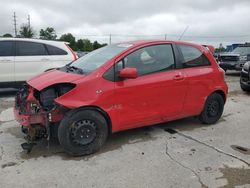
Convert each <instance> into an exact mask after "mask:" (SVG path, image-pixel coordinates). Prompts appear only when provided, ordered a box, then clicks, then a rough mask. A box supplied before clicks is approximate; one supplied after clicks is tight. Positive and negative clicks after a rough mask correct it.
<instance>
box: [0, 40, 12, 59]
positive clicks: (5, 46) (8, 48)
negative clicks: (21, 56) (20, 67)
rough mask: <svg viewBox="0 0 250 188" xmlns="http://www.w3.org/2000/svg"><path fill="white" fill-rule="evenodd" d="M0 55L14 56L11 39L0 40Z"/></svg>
mask: <svg viewBox="0 0 250 188" xmlns="http://www.w3.org/2000/svg"><path fill="white" fill-rule="evenodd" d="M0 56H14V54H13V41H0Z"/></svg>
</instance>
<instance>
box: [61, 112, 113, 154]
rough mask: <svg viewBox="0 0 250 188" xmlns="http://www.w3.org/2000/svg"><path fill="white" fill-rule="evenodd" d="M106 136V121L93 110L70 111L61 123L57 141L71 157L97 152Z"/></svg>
mask: <svg viewBox="0 0 250 188" xmlns="http://www.w3.org/2000/svg"><path fill="white" fill-rule="evenodd" d="M107 136H108V125H107V122H106V119H105V118H104V117H103V116H102V115H101V114H100V113H98V112H96V111H93V110H78V111H75V110H73V111H71V112H69V114H67V115H66V116H65V118H64V119H63V120H62V121H61V123H60V126H59V129H58V139H59V142H60V144H61V145H62V147H63V148H64V150H65V152H66V153H68V154H70V155H73V156H81V155H88V154H91V153H94V152H96V151H98V150H99V149H100V148H101V146H102V145H103V144H104V143H105V141H106V139H107Z"/></svg>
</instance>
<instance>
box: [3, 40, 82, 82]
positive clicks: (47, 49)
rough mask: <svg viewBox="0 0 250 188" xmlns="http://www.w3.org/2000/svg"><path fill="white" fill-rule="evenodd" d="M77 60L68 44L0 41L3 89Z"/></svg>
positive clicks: (36, 41)
mask: <svg viewBox="0 0 250 188" xmlns="http://www.w3.org/2000/svg"><path fill="white" fill-rule="evenodd" d="M76 59H77V56H76V55H75V53H74V52H73V51H72V49H71V48H70V47H69V46H68V45H67V43H65V42H59V41H47V40H39V39H21V38H0V87H15V86H18V85H20V83H21V82H24V81H25V80H27V79H30V78H31V77H33V76H35V75H37V74H39V73H42V72H44V71H47V70H50V69H53V68H57V67H62V66H64V65H66V64H67V63H70V62H72V61H74V60H76Z"/></svg>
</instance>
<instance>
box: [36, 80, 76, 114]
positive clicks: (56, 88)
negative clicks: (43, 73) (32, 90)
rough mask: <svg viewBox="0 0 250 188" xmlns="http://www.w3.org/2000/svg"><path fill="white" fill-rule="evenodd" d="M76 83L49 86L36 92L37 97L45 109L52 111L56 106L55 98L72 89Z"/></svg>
mask: <svg viewBox="0 0 250 188" xmlns="http://www.w3.org/2000/svg"><path fill="white" fill-rule="evenodd" d="M75 86H76V85H75V84H71V83H61V84H56V85H52V86H49V87H47V88H45V89H43V90H41V91H40V92H37V93H36V98H37V99H38V100H39V102H40V104H41V106H42V107H43V109H44V110H45V111H51V110H52V109H54V107H55V103H54V100H55V99H56V98H58V97H60V96H62V95H64V94H65V93H67V92H69V91H70V90H72V89H73V88H74V87H75Z"/></svg>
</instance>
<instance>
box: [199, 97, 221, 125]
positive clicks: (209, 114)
mask: <svg viewBox="0 0 250 188" xmlns="http://www.w3.org/2000/svg"><path fill="white" fill-rule="evenodd" d="M224 104H225V102H224V99H223V97H222V96H221V95H220V94H218V93H213V94H211V95H210V96H208V98H207V100H206V103H205V106H204V109H203V111H202V112H201V114H200V116H199V119H200V121H201V122H202V123H204V124H214V123H216V122H217V121H218V120H219V119H220V117H221V115H222V113H223V110H224Z"/></svg>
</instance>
